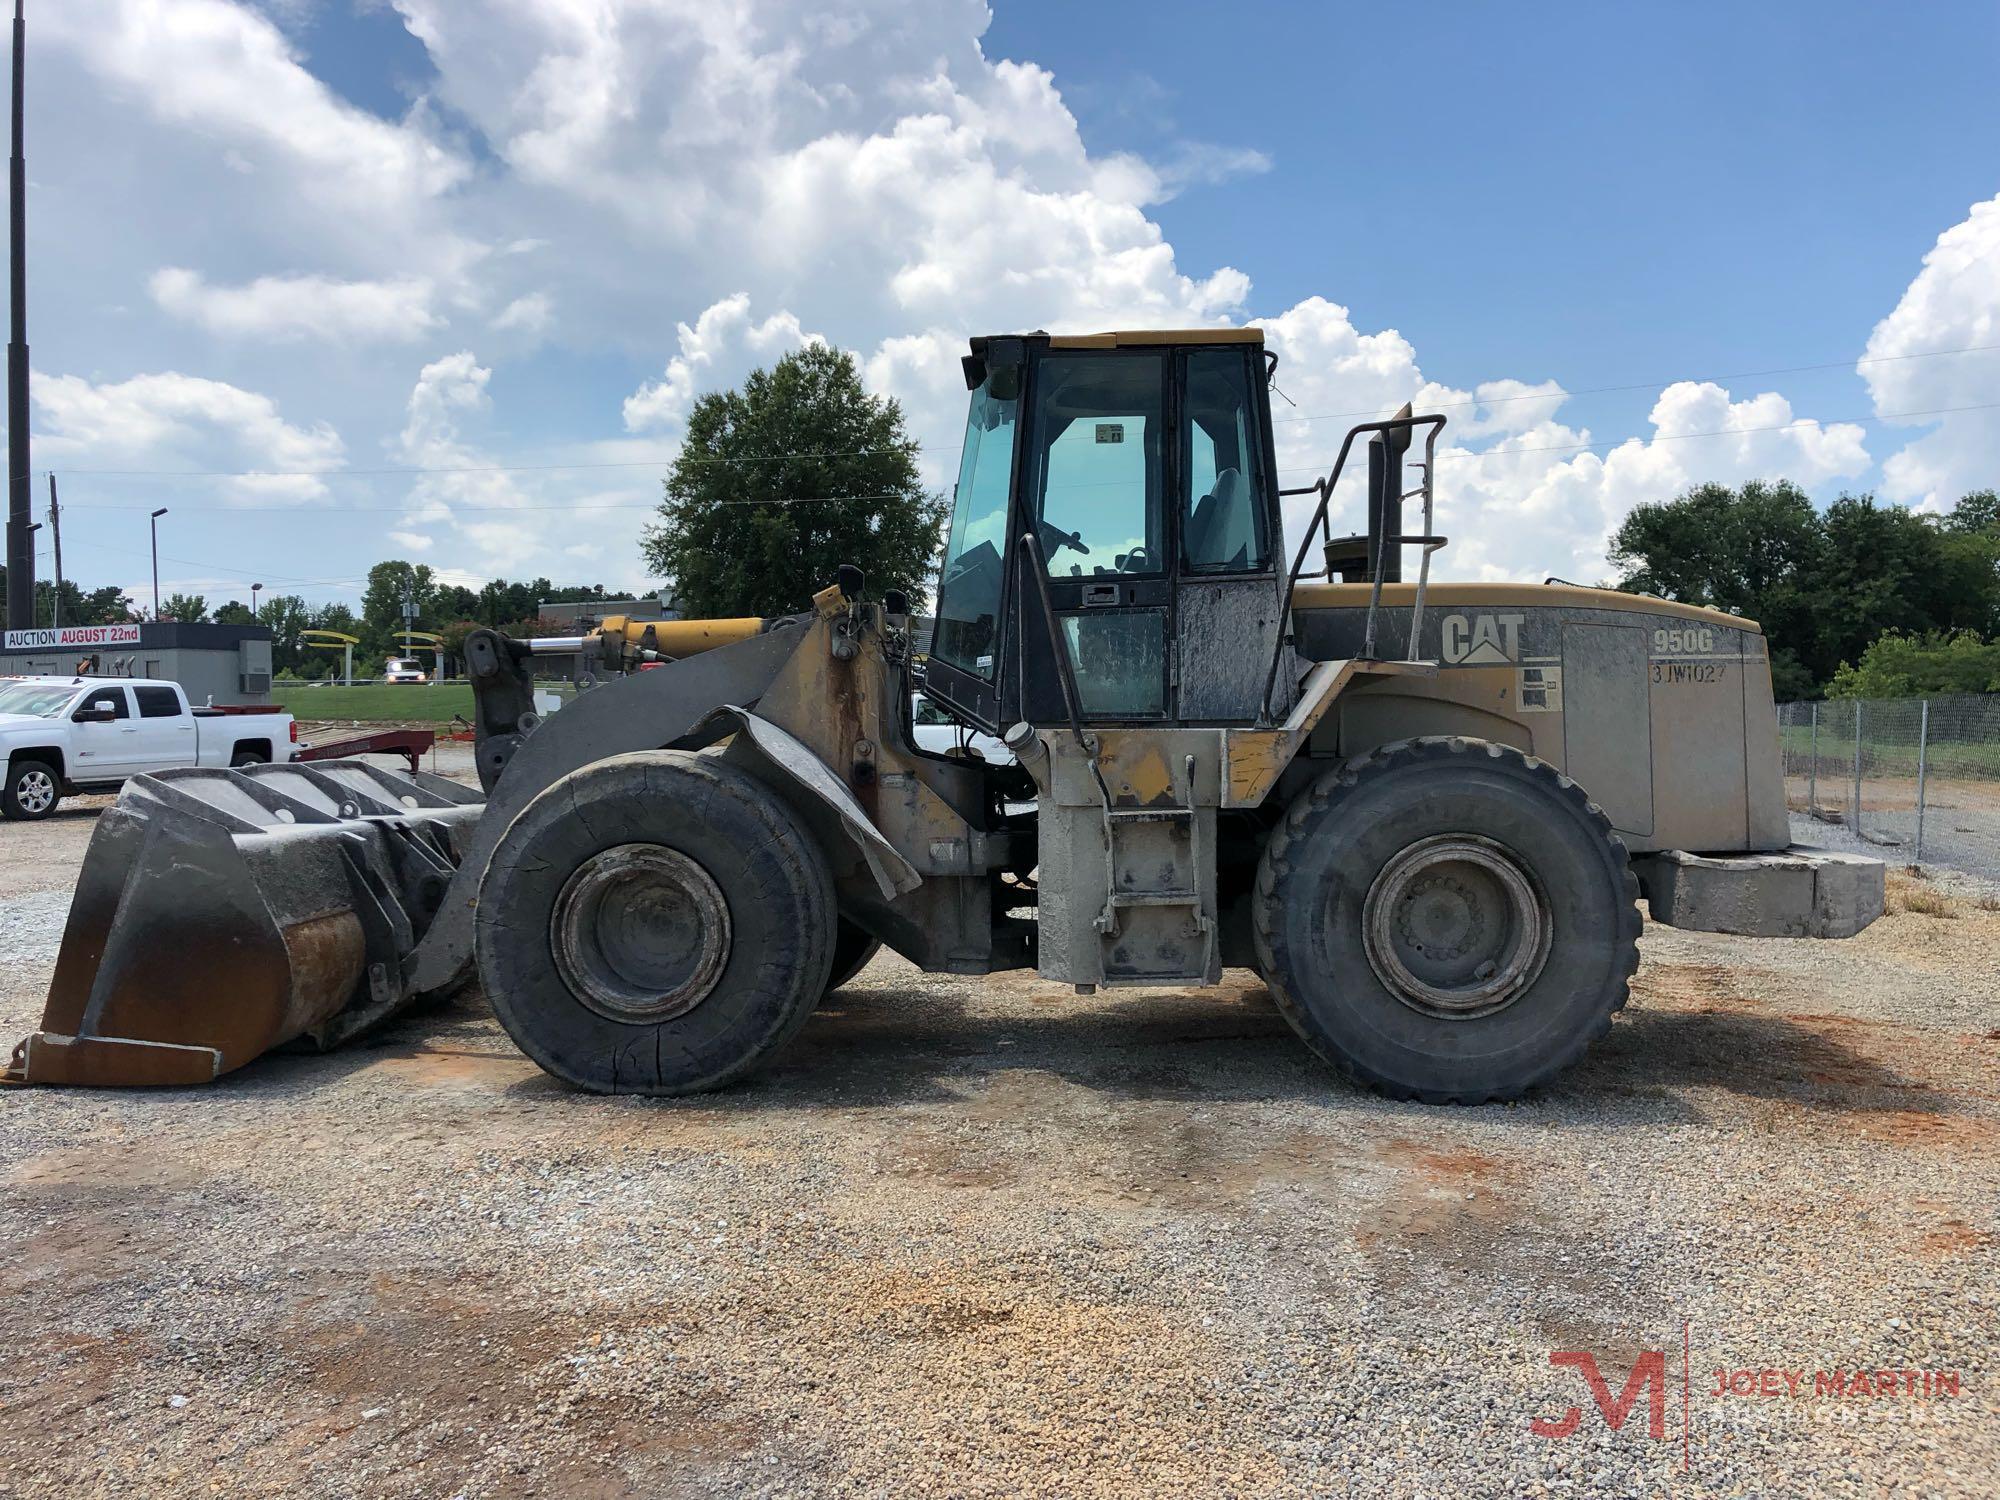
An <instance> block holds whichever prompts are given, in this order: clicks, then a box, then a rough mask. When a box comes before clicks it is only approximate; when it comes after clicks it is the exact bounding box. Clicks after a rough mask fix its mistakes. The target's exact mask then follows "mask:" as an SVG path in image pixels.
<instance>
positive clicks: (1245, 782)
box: [1222, 729, 1300, 807]
mask: <svg viewBox="0 0 2000 1500" xmlns="http://www.w3.org/2000/svg"><path fill="white" fill-rule="evenodd" d="M1299 739H1300V736H1298V735H1297V734H1296V732H1294V731H1290V730H1284V729H1232V730H1230V731H1229V733H1228V734H1227V736H1225V738H1224V741H1223V744H1224V751H1223V759H1224V763H1225V764H1224V770H1225V773H1226V778H1227V781H1228V784H1229V794H1228V796H1227V797H1225V798H1224V799H1223V804H1222V805H1223V806H1224V807H1255V806H1256V805H1257V804H1258V803H1260V802H1262V801H1263V800H1264V794H1265V793H1266V792H1268V791H1269V790H1270V789H1271V788H1272V787H1274V786H1276V785H1277V783H1278V777H1279V776H1280V775H1282V774H1283V773H1284V769H1285V767H1286V766H1287V765H1289V764H1290V763H1291V759H1292V751H1293V749H1294V748H1295V747H1296V746H1297V744H1298V741H1299Z"/></svg>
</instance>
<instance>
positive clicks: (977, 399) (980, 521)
mask: <svg viewBox="0 0 2000 1500" xmlns="http://www.w3.org/2000/svg"><path fill="white" fill-rule="evenodd" d="M1020 405H1021V403H1020V402H1019V401H1017V400H1010V401H1003V400H1001V399H999V398H998V397H997V396H995V395H993V394H992V392H990V391H989V390H988V389H987V388H986V386H984V385H982V386H980V388H979V389H978V390H976V391H974V392H973V393H972V413H971V416H970V417H969V418H968V419H967V421H966V424H965V450H964V452H963V453H962V454H961V455H960V458H959V463H958V493H957V496H956V498H955V499H954V501H953V504H952V512H951V539H950V541H948V542H947V543H946V544H945V551H944V568H943V571H942V573H941V574H940V579H941V581H940V583H939V584H938V612H937V632H936V635H935V636H934V637H933V639H932V641H931V655H932V656H935V657H937V658H938V659H939V660H940V661H948V662H950V663H951V664H952V665H953V666H955V667H958V668H960V669H961V670H963V671H967V672H971V673H973V674H975V675H976V676H979V677H984V678H985V679H986V680H987V681H988V682H991V681H992V680H993V673H994V645H993V643H994V640H995V638H996V637H997V636H998V634H999V621H1000V590H1001V585H1002V584H1003V583H1004V582H1005V578H1006V574H1005V567H1006V565H1005V562H1004V557H1005V554H1006V551H1007V499H1008V494H1009V492H1010V491H1011V490H1012V489H1013V487H1014V422H1015V418H1016V417H1017V415H1018V414H1019V411H1020Z"/></svg>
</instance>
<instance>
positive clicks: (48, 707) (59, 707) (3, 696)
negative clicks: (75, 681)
mask: <svg viewBox="0 0 2000 1500" xmlns="http://www.w3.org/2000/svg"><path fill="white" fill-rule="evenodd" d="M75 696H76V688H75V687H74V686H72V685H70V684H68V683H58V684H56V685H55V686H50V685H49V684H48V683H46V682H9V683H0V714H31V715H33V716H34V717H35V718H37V719H53V718H54V717H55V716H56V715H57V714H59V713H61V712H62V711H63V705H64V704H66V703H68V702H69V700H70V699H72V698H74V697H75Z"/></svg>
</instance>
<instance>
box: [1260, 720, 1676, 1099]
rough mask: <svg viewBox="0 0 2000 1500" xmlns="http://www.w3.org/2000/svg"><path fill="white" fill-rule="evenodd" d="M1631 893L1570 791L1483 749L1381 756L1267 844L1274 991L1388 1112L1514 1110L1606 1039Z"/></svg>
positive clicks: (1631, 955)
mask: <svg viewBox="0 0 2000 1500" xmlns="http://www.w3.org/2000/svg"><path fill="white" fill-rule="evenodd" d="M1637 899H1638V884H1637V882H1636V881H1635V880H1634V878H1633V876H1632V874H1631V871H1630V870H1629V868H1628V867H1627V860H1626V852H1625V846H1624V844H1623V842H1621V841H1620V840H1619V838H1618V837H1617V835H1616V834H1614V833H1613V832H1612V831H1611V824H1610V822H1609V820H1607V819H1606V818H1605V816H1604V814H1603V813H1602V812H1600V811H1599V810H1598V808H1597V807H1596V805H1595V804H1594V803H1592V802H1591V801H1590V800H1589V798H1588V797H1587V796H1586V795H1585V794H1584V791H1583V789H1582V788H1581V787H1579V786H1578V785H1577V784H1576V783H1575V782H1574V781H1571V780H1570V779H1569V778H1568V777H1567V776H1564V775H1562V774H1561V773H1560V772H1558V771H1557V770H1556V769H1555V768H1554V767H1552V766H1550V765H1548V764H1546V763H1545V762H1543V761H1539V760H1535V759H1533V758H1532V757H1530V756H1527V755H1523V754H1522V753H1521V752H1520V751H1518V750H1514V749H1511V748H1509V747H1507V746H1504V745H1496V744H1492V743H1489V742H1487V741H1484V740H1473V739H1460V738H1456V737H1453V738H1442V737H1439V738H1425V739H1416V740H1405V741H1401V742H1398V743H1396V744H1392V745H1385V746H1383V747H1382V748H1381V749H1380V750H1377V751H1375V752H1374V753H1373V754H1372V755H1368V756H1365V757H1363V758H1361V759H1358V760H1355V761H1351V762H1349V763H1348V764H1347V765H1345V766H1343V767H1341V768H1340V769H1338V770H1336V771H1332V772H1329V773H1328V774H1327V775H1325V776H1322V777H1321V778H1320V779H1319V781H1318V782H1316V783H1315V784H1314V785H1313V786H1312V787H1311V788H1309V789H1308V790H1307V791H1305V792H1304V793H1302V794H1301V795H1300V796H1299V798H1298V799H1297V801H1295V802H1294V803H1293V804H1292V806H1291V808H1290V810H1289V811H1288V812H1287V813H1286V815H1285V819H1284V821H1283V822H1282V823H1281V824H1280V825H1279V826H1278V828H1277V829H1275V830H1274V831H1273V832H1272V834H1271V836H1270V839H1269V841H1268V842H1267V843H1266V845H1265V849H1264V855H1263V860H1262V863H1261V864H1260V866H1259V869H1258V876H1257V890H1256V896H1255V899H1254V902H1253V915H1254V919H1255V928H1256V942H1257V954H1258V960H1259V963H1260V965H1261V967H1262V969H1263V971H1264V973H1265V975H1266V977H1267V979H1268V981H1269V983H1270V986H1271V994H1272V997H1273V998H1274V999H1275V1000H1276V1002H1277V1004H1278V1007H1279V1009H1280V1010H1281V1011H1282V1012H1283V1013H1284V1016H1285V1018H1286V1019H1287V1020H1288V1021H1290V1022H1291V1024H1292V1026H1293V1028H1294V1029H1295V1030H1297V1031H1298V1033H1299V1035H1300V1036H1301V1037H1303V1038H1304V1039H1305V1041H1306V1043H1307V1045H1309V1046H1310V1047H1312V1049H1313V1050H1314V1051H1315V1052H1317V1053H1319V1054H1320V1056H1322V1057H1323V1058H1325V1059H1326V1060H1327V1061H1329V1062H1331V1063H1333V1064H1334V1065H1335V1066H1336V1067H1338V1068H1339V1069H1341V1070H1342V1071H1343V1072H1345V1073H1347V1074H1348V1075H1350V1076H1351V1077H1353V1078H1355V1079H1357V1080H1359V1081H1360V1082H1362V1083H1365V1084H1367V1085H1368V1086H1369V1087H1371V1088H1374V1089H1376V1090H1379V1091H1380V1092H1382V1093H1385V1094H1388V1095H1390V1096H1391V1097H1393V1098H1399V1099H1422V1100H1424V1101H1425V1102H1427V1103H1434V1104H1444V1103H1458V1104H1477V1103H1482V1102H1485V1101H1487V1100H1490V1099H1512V1098H1516V1097H1518V1096H1519V1095H1521V1094H1522V1093H1524V1092H1525V1091H1526V1090H1528V1089H1530V1088H1532V1087H1534V1086H1535V1085H1537V1084H1540V1083H1543V1082H1546V1081H1547V1080H1548V1079H1550V1078H1552V1077H1554V1076H1555V1075H1556V1074H1557V1073H1560V1072H1561V1071H1562V1070H1563V1069H1564V1068H1567V1067H1568V1066H1569V1065H1570V1064H1572V1063H1574V1062H1575V1061H1576V1060H1577V1059H1578V1058H1579V1057H1581V1056H1582V1055H1583V1053H1584V1051H1585V1049H1586V1048H1588V1047H1589V1046H1590V1044H1591V1043H1592V1042H1593V1041H1595V1040H1596V1039H1597V1038H1598V1037H1600V1036H1602V1035H1603V1034H1604V1033H1605V1032H1606V1031H1607V1030H1609V1029H1610V1026H1611V1016H1612V1013H1613V1012H1614V1011H1616V1010H1618V1009H1619V1007H1621V1006H1622V1005H1623V1004H1624V1003H1625V995H1626V981H1627V980H1628V979H1629V978H1630V977H1631V975H1632V972H1633V970H1634V969H1636V968H1637V967H1638V962H1639V951H1638V938H1639V930H1640V922H1639V913H1638V909H1637V907H1636V905H1635V903H1636V901H1637Z"/></svg>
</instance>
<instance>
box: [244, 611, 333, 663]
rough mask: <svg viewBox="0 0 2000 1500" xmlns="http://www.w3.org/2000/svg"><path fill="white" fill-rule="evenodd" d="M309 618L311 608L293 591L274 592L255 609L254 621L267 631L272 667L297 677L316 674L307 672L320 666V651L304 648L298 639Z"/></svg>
mask: <svg viewBox="0 0 2000 1500" xmlns="http://www.w3.org/2000/svg"><path fill="white" fill-rule="evenodd" d="M311 620H312V611H311V610H310V609H309V608H308V607H307V605H306V601H305V600H304V599H302V598H300V597H299V596H298V595H297V594H274V595H272V596H271V597H270V598H269V599H266V600H265V601H264V602H263V603H262V604H261V605H259V606H258V608H257V623H258V624H259V625H262V626H263V627H264V628H265V629H266V630H268V631H270V632H271V665H272V667H273V669H274V670H276V671H280V672H291V673H293V674H294V675H296V676H301V677H316V676H320V675H322V673H319V672H314V671H311V670H310V668H312V667H314V666H319V667H322V668H323V667H324V666H325V657H324V655H323V654H322V653H321V652H318V651H308V650H307V649H306V648H305V647H304V646H303V645H302V644H301V643H300V640H299V637H300V636H301V635H302V634H304V632H305V631H306V629H307V628H308V626H309V624H310V622H311Z"/></svg>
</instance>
